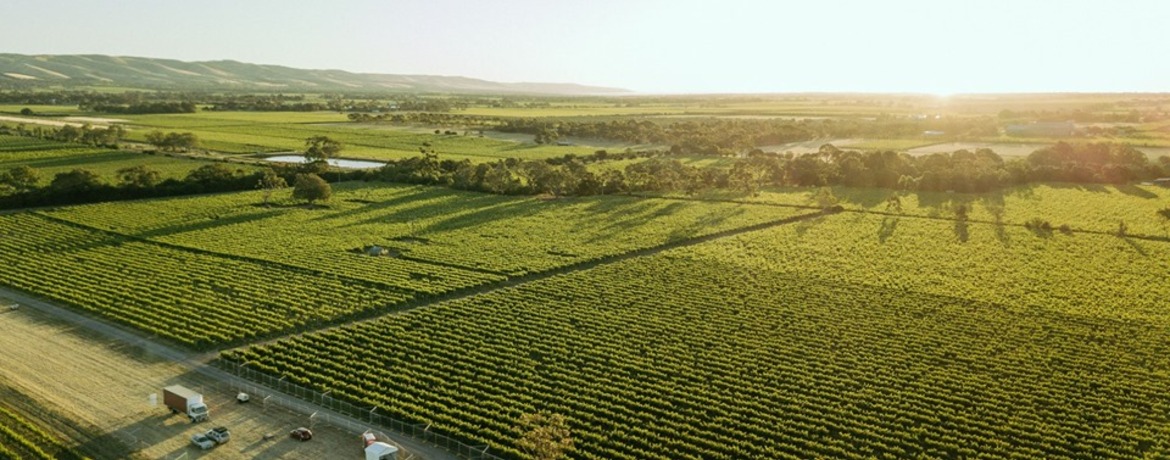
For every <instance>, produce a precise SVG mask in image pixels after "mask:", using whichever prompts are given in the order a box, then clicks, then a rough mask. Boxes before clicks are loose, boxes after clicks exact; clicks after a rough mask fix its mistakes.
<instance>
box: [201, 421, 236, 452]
mask: <svg viewBox="0 0 1170 460" xmlns="http://www.w3.org/2000/svg"><path fill="white" fill-rule="evenodd" d="M231 439H232V433H231V432H230V431H228V429H227V427H222V426H217V427H215V428H212V429H210V430H207V432H206V433H196V434H195V435H194V436H191V444H195V445H196V446H199V448H200V449H203V450H207V449H210V448H212V447H215V446H218V445H220V444H223V443H225V442H228V441H230V440H231Z"/></svg>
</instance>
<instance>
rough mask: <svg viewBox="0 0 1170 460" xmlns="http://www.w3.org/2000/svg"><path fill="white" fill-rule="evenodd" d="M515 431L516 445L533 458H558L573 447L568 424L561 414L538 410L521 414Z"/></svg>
mask: <svg viewBox="0 0 1170 460" xmlns="http://www.w3.org/2000/svg"><path fill="white" fill-rule="evenodd" d="M516 431H519V432H520V439H518V440H517V441H516V447H518V448H520V450H522V451H524V452H525V453H527V454H528V455H529V456H531V458H533V459H534V460H559V459H562V458H564V457H565V453H566V451H568V450H569V449H572V448H573V438H572V437H571V435H570V431H569V424H568V422H567V421H566V420H565V416H563V415H561V414H549V413H546V412H538V413H530V414H524V415H521V416H520V420H519V422H518V423H517V425H516Z"/></svg>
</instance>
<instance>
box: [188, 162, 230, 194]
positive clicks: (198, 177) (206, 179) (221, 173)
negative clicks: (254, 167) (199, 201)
mask: <svg viewBox="0 0 1170 460" xmlns="http://www.w3.org/2000/svg"><path fill="white" fill-rule="evenodd" d="M235 179H236V172H235V171H233V170H232V169H231V168H228V167H227V166H224V165H222V164H220V163H212V164H209V165H204V166H200V167H198V168H196V169H195V170H193V171H191V172H190V173H187V182H188V183H191V184H196V185H199V186H201V187H204V188H206V189H211V190H217V189H219V188H221V187H224V186H226V185H227V184H229V183H231V182H232V181H233V180H235Z"/></svg>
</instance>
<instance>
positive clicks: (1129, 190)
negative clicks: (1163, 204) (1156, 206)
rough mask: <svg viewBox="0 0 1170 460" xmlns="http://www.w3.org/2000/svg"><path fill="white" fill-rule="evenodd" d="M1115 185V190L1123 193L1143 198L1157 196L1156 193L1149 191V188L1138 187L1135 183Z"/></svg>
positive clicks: (1154, 197)
mask: <svg viewBox="0 0 1170 460" xmlns="http://www.w3.org/2000/svg"><path fill="white" fill-rule="evenodd" d="M1116 187H1117V191H1119V192H1121V193H1124V194H1126V195H1129V196H1136V197H1138V198H1145V199H1156V198H1158V195H1157V194H1156V193H1154V192H1151V191H1149V190H1146V189H1144V188H1141V187H1138V186H1136V185H1131V184H1123V185H1118V186H1116Z"/></svg>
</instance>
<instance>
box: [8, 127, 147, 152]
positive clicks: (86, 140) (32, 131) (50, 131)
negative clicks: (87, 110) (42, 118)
mask: <svg viewBox="0 0 1170 460" xmlns="http://www.w3.org/2000/svg"><path fill="white" fill-rule="evenodd" d="M0 135H10V136H23V137H35V138H37V139H49V140H54V141H60V142H71V143H75V144H86V145H93V146H102V147H109V148H116V147H117V146H118V141H120V140H122V137H123V136H125V135H126V129H125V128H123V127H121V126H119V125H111V126H109V127H106V128H102V127H96V126H93V125H90V124H88V123H86V124H85V125H82V126H73V125H65V126H61V127H59V128H55V127H51V126H43V125H34V126H32V127H28V126H25V125H24V124H23V123H20V124H17V125H16V126H15V127H9V126H8V125H0Z"/></svg>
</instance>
